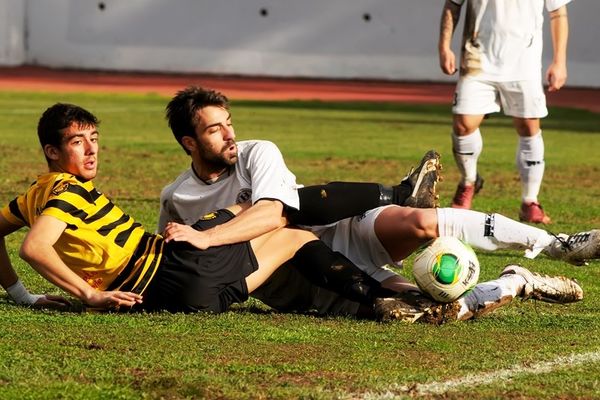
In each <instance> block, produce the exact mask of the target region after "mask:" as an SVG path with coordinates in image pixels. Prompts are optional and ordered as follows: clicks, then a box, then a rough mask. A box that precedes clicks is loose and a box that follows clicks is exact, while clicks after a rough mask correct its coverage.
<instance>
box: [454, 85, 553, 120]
mask: <svg viewBox="0 0 600 400" xmlns="http://www.w3.org/2000/svg"><path fill="white" fill-rule="evenodd" d="M501 109H502V110H503V111H504V115H508V116H511V117H518V118H544V117H545V116H547V115H548V109H547V108H546V95H545V94H544V88H543V86H542V82H541V81H538V80H527V81H512V82H492V81H482V80H478V79H475V78H473V77H468V76H467V77H461V78H460V79H459V80H458V83H457V84H456V91H455V92H454V103H453V105H452V112H453V113H454V114H465V115H483V114H490V113H495V112H498V111H500V110H501Z"/></svg>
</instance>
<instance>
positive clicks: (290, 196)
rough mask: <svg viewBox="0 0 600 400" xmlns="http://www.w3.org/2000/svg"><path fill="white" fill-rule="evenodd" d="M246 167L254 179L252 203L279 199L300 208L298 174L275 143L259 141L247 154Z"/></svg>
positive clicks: (289, 205)
mask: <svg viewBox="0 0 600 400" xmlns="http://www.w3.org/2000/svg"><path fill="white" fill-rule="evenodd" d="M246 167H247V168H248V170H249V171H248V172H249V174H250V179H251V181H252V203H253V204H254V203H256V202H257V201H259V200H261V199H271V200H279V201H281V202H282V203H283V204H285V205H286V206H288V207H291V208H294V209H298V208H299V207H300V200H299V197H298V184H297V183H296V176H295V175H294V174H292V172H291V171H290V170H289V169H288V167H287V165H285V161H284V160H283V156H282V155H281V152H280V151H279V149H278V148H277V146H275V144H273V143H271V142H268V141H259V142H257V144H256V145H255V146H253V147H252V149H250V151H249V152H248V154H247V163H246Z"/></svg>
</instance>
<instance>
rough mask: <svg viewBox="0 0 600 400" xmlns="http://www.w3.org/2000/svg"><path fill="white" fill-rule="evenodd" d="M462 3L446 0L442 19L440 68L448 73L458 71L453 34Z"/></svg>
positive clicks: (439, 51) (439, 43)
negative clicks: (452, 46) (453, 47)
mask: <svg viewBox="0 0 600 400" xmlns="http://www.w3.org/2000/svg"><path fill="white" fill-rule="evenodd" d="M460 7H461V6H460V5H459V4H456V3H454V2H453V1H452V0H446V2H445V3H444V8H443V10H442V17H441V20H440V37H439V41H438V54H439V61H440V68H441V69H442V71H443V72H444V73H445V74H447V75H452V74H454V73H455V72H456V56H455V55H454V52H453V51H452V48H451V45H452V35H453V34H454V31H455V30H456V25H457V24H458V20H459V18H460Z"/></svg>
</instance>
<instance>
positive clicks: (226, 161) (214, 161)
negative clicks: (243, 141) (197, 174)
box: [199, 140, 238, 171]
mask: <svg viewBox="0 0 600 400" xmlns="http://www.w3.org/2000/svg"><path fill="white" fill-rule="evenodd" d="M232 145H233V146H236V151H235V155H229V156H227V155H225V153H226V152H227V151H228V150H229V148H230V147H231V146H232ZM199 150H200V157H201V158H202V161H203V163H204V166H205V168H207V169H209V170H211V171H219V170H222V169H224V168H227V167H230V166H232V165H234V164H235V163H236V162H237V160H238V155H237V145H236V144H235V141H233V140H231V141H229V142H227V144H225V145H224V146H223V147H222V148H221V151H219V152H218V153H214V152H212V151H210V150H208V149H207V148H206V147H203V146H200V149H199Z"/></svg>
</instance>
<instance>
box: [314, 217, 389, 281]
mask: <svg viewBox="0 0 600 400" xmlns="http://www.w3.org/2000/svg"><path fill="white" fill-rule="evenodd" d="M384 208H385V207H379V208H375V209H373V210H369V211H367V212H366V213H364V214H363V215H361V216H358V217H352V218H347V219H344V220H342V221H339V222H337V223H335V224H332V225H327V226H320V227H310V229H311V230H312V231H313V232H314V233H315V234H316V235H317V236H319V237H320V238H321V240H322V241H324V242H325V243H326V244H327V245H328V246H329V247H331V248H332V249H333V250H335V251H338V252H340V253H342V254H343V255H345V256H346V257H348V259H350V261H352V262H353V263H354V264H356V266H357V267H359V268H360V269H362V270H363V271H365V272H366V273H367V274H369V275H371V276H372V277H373V278H375V279H376V280H378V281H379V282H382V281H384V280H386V279H388V278H390V277H392V276H396V275H397V274H396V273H395V272H394V271H392V270H391V269H389V268H387V267H386V265H388V264H396V263H395V262H394V260H392V259H391V258H390V255H389V254H388V252H387V251H386V250H385V248H384V247H383V245H382V244H381V242H380V241H379V239H378V238H377V235H375V219H376V218H377V216H378V215H379V213H380V212H381V211H382V210H383V209H384Z"/></svg>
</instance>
